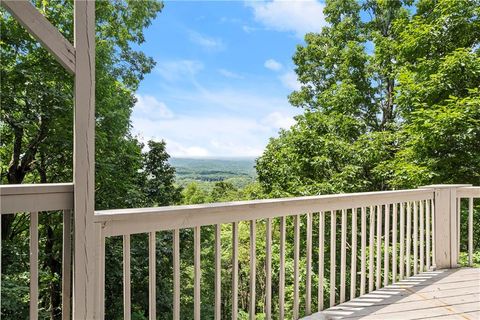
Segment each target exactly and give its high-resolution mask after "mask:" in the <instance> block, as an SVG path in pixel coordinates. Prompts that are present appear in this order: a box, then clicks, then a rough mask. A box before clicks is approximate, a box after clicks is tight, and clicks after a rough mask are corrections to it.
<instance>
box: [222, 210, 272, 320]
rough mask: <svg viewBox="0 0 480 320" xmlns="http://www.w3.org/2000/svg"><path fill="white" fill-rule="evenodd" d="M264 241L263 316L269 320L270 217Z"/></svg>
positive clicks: (270, 307)
mask: <svg viewBox="0 0 480 320" xmlns="http://www.w3.org/2000/svg"><path fill="white" fill-rule="evenodd" d="M265 242H266V243H265V259H266V261H265V318H266V319H267V320H270V319H272V218H268V219H267V227H266V240H265ZM218 320H220V319H218Z"/></svg>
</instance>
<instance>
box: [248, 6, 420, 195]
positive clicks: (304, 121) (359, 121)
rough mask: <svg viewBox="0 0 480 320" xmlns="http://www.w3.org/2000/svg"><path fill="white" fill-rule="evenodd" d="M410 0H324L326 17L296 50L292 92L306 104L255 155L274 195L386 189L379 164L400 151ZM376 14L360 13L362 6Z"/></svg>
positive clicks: (260, 174) (385, 177)
mask: <svg viewBox="0 0 480 320" xmlns="http://www.w3.org/2000/svg"><path fill="white" fill-rule="evenodd" d="M410 3H411V1H366V2H365V3H364V4H363V5H360V4H359V3H358V2H357V1H353V0H331V1H327V2H326V7H325V10H324V14H325V19H326V21H327V22H328V23H329V25H328V26H326V27H324V28H323V29H322V31H321V32H320V33H310V34H307V35H306V36H305V43H306V44H305V45H304V46H298V47H297V51H296V53H295V55H294V57H293V61H294V63H295V65H296V69H295V71H296V73H297V75H298V80H299V82H300V83H301V88H300V90H298V91H295V92H293V93H292V94H291V95H290V96H289V99H290V102H291V103H292V105H294V106H297V107H301V108H303V109H305V114H303V115H300V116H298V117H297V118H296V120H297V123H296V124H295V125H294V126H293V127H292V128H291V129H290V130H287V131H282V132H280V136H279V137H278V138H274V139H271V140H270V143H269V144H268V146H267V148H266V150H265V152H264V154H263V155H262V157H260V158H259V159H258V160H257V166H256V168H257V173H258V178H259V181H260V183H261V184H262V186H263V188H264V190H265V191H266V192H267V193H270V194H272V195H275V196H277V195H283V196H284V195H309V194H318V193H333V192H352V191H360V190H363V191H367V190H383V189H386V188H389V187H390V186H389V183H388V181H389V180H388V179H389V176H388V174H385V172H384V171H383V170H381V169H383V168H384V167H383V166H382V164H383V162H384V161H387V160H389V159H391V158H393V156H394V153H395V151H396V148H397V145H396V138H395V136H394V132H395V131H396V130H397V129H398V117H397V110H396V108H397V103H396V100H395V84H396V80H395V79H396V63H395V59H394V56H395V51H394V50H390V49H389V48H390V47H391V46H392V44H394V43H396V41H397V40H396V39H398V37H399V29H398V28H396V27H395V26H396V25H397V24H398V23H399V22H400V21H404V20H406V19H408V16H409V11H408V10H407V8H406V6H407V5H409V4H410ZM362 12H364V13H369V14H370V16H371V19H369V20H368V21H363V20H362V18H361V13H362Z"/></svg>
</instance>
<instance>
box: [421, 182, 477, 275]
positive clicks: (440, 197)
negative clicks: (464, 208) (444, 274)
mask: <svg viewBox="0 0 480 320" xmlns="http://www.w3.org/2000/svg"><path fill="white" fill-rule="evenodd" d="M469 186H471V185H465V184H456V185H448V184H445V185H431V186H426V187H422V188H430V189H433V192H434V195H435V202H434V206H435V207H434V209H433V211H432V217H433V219H434V221H433V224H434V226H433V231H434V234H432V241H433V244H434V247H433V250H434V252H433V253H434V261H433V263H434V265H435V268H437V269H443V268H456V267H457V266H458V255H459V252H458V243H457V242H458V239H459V235H458V223H459V221H458V215H457V188H461V187H469Z"/></svg>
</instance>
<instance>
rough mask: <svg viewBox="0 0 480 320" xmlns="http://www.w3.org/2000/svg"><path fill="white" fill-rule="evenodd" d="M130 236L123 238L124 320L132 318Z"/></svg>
mask: <svg viewBox="0 0 480 320" xmlns="http://www.w3.org/2000/svg"><path fill="white" fill-rule="evenodd" d="M131 283H132V281H131V268H130V235H129V234H126V235H124V236H123V320H130V319H131V317H132V294H131Z"/></svg>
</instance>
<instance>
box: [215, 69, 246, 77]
mask: <svg viewBox="0 0 480 320" xmlns="http://www.w3.org/2000/svg"><path fill="white" fill-rule="evenodd" d="M218 73H220V74H221V75H222V76H224V77H226V78H231V79H243V76H241V75H239V74H238V73H235V72H232V71H229V70H227V69H218Z"/></svg>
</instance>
